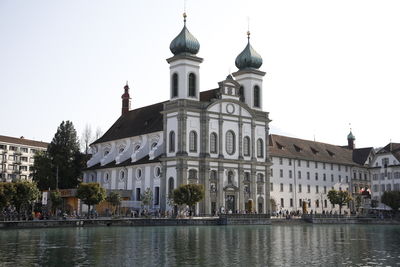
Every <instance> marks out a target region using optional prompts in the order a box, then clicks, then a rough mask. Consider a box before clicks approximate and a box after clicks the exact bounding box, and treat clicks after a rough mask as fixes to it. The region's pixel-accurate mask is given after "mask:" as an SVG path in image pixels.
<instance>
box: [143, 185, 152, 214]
mask: <svg viewBox="0 0 400 267" xmlns="http://www.w3.org/2000/svg"><path fill="white" fill-rule="evenodd" d="M140 199H141V200H142V204H143V206H145V207H147V210H149V208H150V205H151V201H152V200H153V192H152V191H151V189H150V188H149V187H147V188H146V190H145V191H144V193H143V194H142V195H141V197H140Z"/></svg>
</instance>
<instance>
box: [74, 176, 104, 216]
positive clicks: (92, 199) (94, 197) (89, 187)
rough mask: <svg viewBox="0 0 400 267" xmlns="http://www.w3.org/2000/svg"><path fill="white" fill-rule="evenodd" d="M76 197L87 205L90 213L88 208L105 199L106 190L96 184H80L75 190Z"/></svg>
mask: <svg viewBox="0 0 400 267" xmlns="http://www.w3.org/2000/svg"><path fill="white" fill-rule="evenodd" d="M77 197H78V198H79V199H80V200H82V201H83V203H85V204H86V205H88V211H89V212H90V206H92V205H96V204H99V203H100V202H101V201H103V200H104V199H105V198H106V190H104V188H103V187H101V186H100V184H98V183H81V184H80V185H79V187H78V190H77ZM88 217H89V213H88Z"/></svg>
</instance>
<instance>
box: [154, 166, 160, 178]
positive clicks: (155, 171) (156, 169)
mask: <svg viewBox="0 0 400 267" xmlns="http://www.w3.org/2000/svg"><path fill="white" fill-rule="evenodd" d="M154 175H155V176H156V177H160V175H161V168H160V167H156V168H155V169H154Z"/></svg>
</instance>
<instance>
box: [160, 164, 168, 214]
mask: <svg viewBox="0 0 400 267" xmlns="http://www.w3.org/2000/svg"><path fill="white" fill-rule="evenodd" d="M161 166H162V168H161V170H162V173H161V177H160V210H161V212H164V211H165V210H166V209H167V162H166V161H162V162H161Z"/></svg>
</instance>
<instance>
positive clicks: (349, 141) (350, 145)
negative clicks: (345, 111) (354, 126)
mask: <svg viewBox="0 0 400 267" xmlns="http://www.w3.org/2000/svg"><path fill="white" fill-rule="evenodd" d="M355 140H356V137H355V136H354V135H353V132H352V131H351V129H350V133H349V134H348V135H347V147H348V148H350V149H355V148H356V145H355V143H354V141H355Z"/></svg>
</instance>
